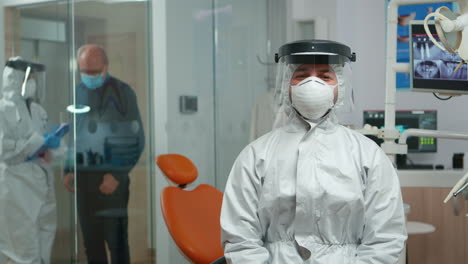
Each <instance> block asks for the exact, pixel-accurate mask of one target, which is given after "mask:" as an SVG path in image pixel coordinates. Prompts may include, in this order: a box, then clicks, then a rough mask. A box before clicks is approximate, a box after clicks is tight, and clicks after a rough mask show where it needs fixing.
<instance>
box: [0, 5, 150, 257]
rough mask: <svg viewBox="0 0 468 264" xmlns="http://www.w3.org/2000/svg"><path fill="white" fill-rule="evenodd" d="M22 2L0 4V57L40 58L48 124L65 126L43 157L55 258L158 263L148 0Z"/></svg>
mask: <svg viewBox="0 0 468 264" xmlns="http://www.w3.org/2000/svg"><path fill="white" fill-rule="evenodd" d="M10 2H11V3H13V1H10ZM18 3H19V4H18V5H14V3H13V4H11V5H9V6H7V7H5V8H4V19H5V51H4V52H5V58H7V59H8V58H10V57H15V56H21V57H22V58H23V59H24V60H28V61H32V62H37V63H41V64H44V65H45V67H46V75H47V78H46V88H45V90H44V92H45V93H43V94H45V96H43V98H37V99H38V100H37V103H39V104H40V105H41V106H42V108H43V109H44V110H45V112H46V113H47V116H48V122H47V126H46V127H47V129H48V130H49V132H53V131H54V129H55V126H56V125H59V124H64V123H67V124H68V125H69V128H70V130H69V133H68V134H67V135H66V136H64V137H63V139H62V141H61V147H60V148H59V149H61V152H60V153H56V155H53V159H52V160H51V161H50V164H48V165H47V166H48V167H50V169H51V170H50V173H49V175H52V174H53V177H52V178H51V179H53V181H51V182H48V184H49V186H48V187H47V191H48V192H53V193H55V199H51V200H49V202H50V204H54V202H55V205H56V210H55V212H56V216H50V218H48V219H40V221H43V222H44V221H45V223H44V224H45V225H46V226H48V227H49V228H50V230H49V231H50V232H49V237H48V238H42V237H41V238H40V239H45V240H41V241H43V242H45V243H49V242H50V243H53V244H52V245H53V246H52V249H51V262H52V263H86V262H87V261H89V262H91V261H103V259H105V258H107V259H108V260H110V259H112V263H116V262H115V261H116V260H117V259H118V260H119V261H123V263H152V262H154V261H153V258H154V250H153V248H154V246H153V245H152V244H153V243H152V241H151V234H152V228H153V227H152V222H153V221H152V215H153V214H152V211H151V208H152V201H153V200H154V197H153V193H152V190H151V188H150V186H152V184H151V182H152V180H153V179H152V177H151V171H152V168H153V162H152V160H153V158H152V157H151V156H150V155H151V147H150V146H151V140H150V138H149V135H151V132H152V125H151V121H150V120H151V104H150V102H149V98H150V93H151V91H150V83H149V80H150V67H149V58H150V55H149V54H150V43H149V41H150V37H149V22H150V18H149V11H148V10H149V2H148V1H72V0H69V1H18ZM28 3H30V4H28ZM123 18H125V19H123ZM83 45H88V46H86V47H85V48H84V49H82V50H81V58H80V57H78V49H79V48H80V47H82V46H83ZM103 52H105V55H104V53H103ZM99 79H101V80H100V81H99ZM96 80H97V81H96ZM39 99H41V100H39ZM84 106H87V107H89V108H88V112H86V111H84V112H83V111H80V110H83V107H84ZM41 162H42V161H41ZM67 183H68V185H67ZM67 187H68V189H69V190H67ZM44 188H46V187H44ZM26 189H27V188H26V187H25V189H24V190H25V191H26ZM51 206H53V205H51ZM18 220H19V219H18ZM38 221H39V220H38ZM54 225H55V226H56V227H54ZM46 250H47V249H46ZM126 260H127V261H126ZM46 263H47V261H46Z"/></svg>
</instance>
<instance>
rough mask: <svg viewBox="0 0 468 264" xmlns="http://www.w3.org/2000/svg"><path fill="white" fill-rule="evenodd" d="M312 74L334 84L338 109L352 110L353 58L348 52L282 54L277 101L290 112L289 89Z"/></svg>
mask: <svg viewBox="0 0 468 264" xmlns="http://www.w3.org/2000/svg"><path fill="white" fill-rule="evenodd" d="M309 77H317V78H320V79H322V80H323V81H324V82H326V83H327V84H329V85H330V86H334V87H335V88H334V89H335V90H334V94H335V106H334V108H335V109H340V111H351V110H352V108H353V96H352V86H351V67H350V61H349V59H348V58H346V57H345V56H341V55H337V54H323V53H307V54H305V53H301V54H292V55H289V56H284V57H281V58H280V60H279V62H278V69H277V77H276V89H275V101H276V103H277V104H279V105H280V107H281V108H283V109H284V110H285V111H286V112H287V113H286V114H288V113H289V112H290V109H288V108H291V99H290V98H291V97H290V91H291V89H292V87H293V86H294V85H297V84H298V83H299V82H301V81H302V80H304V79H306V78H309Z"/></svg>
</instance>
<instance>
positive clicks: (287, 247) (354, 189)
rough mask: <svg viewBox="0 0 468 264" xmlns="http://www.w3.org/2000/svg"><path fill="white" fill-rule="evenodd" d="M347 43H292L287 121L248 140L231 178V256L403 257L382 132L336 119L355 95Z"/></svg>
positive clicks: (401, 220) (285, 76)
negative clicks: (366, 132)
mask: <svg viewBox="0 0 468 264" xmlns="http://www.w3.org/2000/svg"><path fill="white" fill-rule="evenodd" d="M355 58H356V57H355V54H354V53H351V50H350V48H349V47H348V46H346V45H343V44H341V43H338V42H333V41H324V40H309V41H297V42H292V43H288V44H286V45H283V46H282V47H281V48H280V50H279V53H278V54H277V55H276V61H277V62H278V61H279V62H280V69H279V71H278V74H280V76H279V78H278V81H279V83H278V88H279V89H281V93H280V94H282V100H281V101H282V106H281V109H283V111H284V113H278V115H280V116H283V115H285V113H286V114H288V115H287V116H288V118H287V120H286V121H285V123H284V125H283V126H281V127H279V128H277V129H274V130H273V131H271V132H269V133H267V134H266V135H264V136H262V137H260V138H259V139H257V140H256V141H254V142H252V143H251V144H249V145H248V146H247V147H246V148H244V150H242V152H241V153H240V154H239V156H238V158H237V159H236V161H235V163H234V165H233V167H232V170H231V173H230V175H229V179H228V182H227V185H226V188H225V193H224V198H223V204H222V211H221V220H220V221H221V229H222V232H221V239H222V245H223V247H224V251H225V257H226V260H227V262H228V263H242V264H246V263H278V264H283V263H314V264H342V263H353V264H357V263H368V264H379V263H381V264H384V263H385V264H394V263H396V262H397V261H398V257H399V255H400V253H401V252H402V250H403V248H404V244H405V241H406V238H407V233H406V228H405V217H404V211H403V203H402V198H401V192H400V186H399V182H398V177H397V174H396V172H395V169H394V167H393V166H392V163H391V161H390V160H389V159H388V157H387V156H386V155H385V153H384V152H383V151H382V150H381V149H380V148H379V146H378V145H376V144H375V143H374V142H373V141H371V140H370V139H368V138H366V137H365V136H363V135H361V134H359V133H357V132H354V131H352V130H350V129H348V128H345V127H343V126H341V125H339V124H338V123H337V119H336V116H335V111H336V108H338V107H344V106H345V105H346V102H347V100H349V98H346V97H347V96H346V95H347V94H350V93H346V89H347V88H349V84H350V80H349V74H350V72H351V71H350V67H349V63H350V61H355Z"/></svg>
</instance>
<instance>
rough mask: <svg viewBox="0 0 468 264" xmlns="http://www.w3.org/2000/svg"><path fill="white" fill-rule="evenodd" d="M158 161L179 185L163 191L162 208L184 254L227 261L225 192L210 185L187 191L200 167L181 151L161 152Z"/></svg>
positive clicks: (199, 263)
mask: <svg viewBox="0 0 468 264" xmlns="http://www.w3.org/2000/svg"><path fill="white" fill-rule="evenodd" d="M156 164H157V165H158V167H159V168H160V169H161V171H162V172H163V173H164V174H165V175H166V177H167V178H168V179H169V180H170V181H171V182H173V183H176V184H177V185H178V187H175V186H169V187H166V188H164V189H163V191H162V193H161V210H162V213H163V218H164V221H165V222H166V226H167V229H168V230H169V233H170V234H171V236H172V239H174V242H175V243H176V245H177V246H178V247H179V249H180V250H181V251H182V253H183V254H184V255H185V256H186V257H187V258H188V259H189V260H190V261H191V262H193V263H197V264H205V263H206V264H208V263H211V264H222V263H226V260H225V258H224V252H223V249H222V247H221V225H220V221H219V219H220V215H221V204H222V200H223V193H222V192H220V191H219V190H217V189H216V188H214V187H213V186H211V185H208V184H200V185H198V186H197V187H196V188H195V189H193V190H184V188H185V187H186V186H187V184H190V183H192V182H193V181H195V180H196V179H197V177H198V170H197V167H196V166H195V165H194V164H193V163H192V162H191V161H190V160H189V159H188V158H186V157H185V156H182V155H179V154H165V155H159V156H158V157H157V158H156Z"/></svg>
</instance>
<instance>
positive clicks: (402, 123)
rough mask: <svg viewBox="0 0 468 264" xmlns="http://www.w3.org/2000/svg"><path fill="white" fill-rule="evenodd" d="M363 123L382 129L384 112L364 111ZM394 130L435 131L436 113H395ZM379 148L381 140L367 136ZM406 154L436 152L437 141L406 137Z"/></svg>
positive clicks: (432, 111) (418, 111) (426, 111)
mask: <svg viewBox="0 0 468 264" xmlns="http://www.w3.org/2000/svg"><path fill="white" fill-rule="evenodd" d="M363 117H364V118H363V123H364V125H365V124H369V125H371V126H375V127H377V128H379V129H380V128H384V124H385V111H383V110H367V111H364V116H363ZM395 128H396V129H399V130H400V133H403V132H404V131H405V130H406V129H408V128H419V129H429V130H437V111H436V110H405V111H396V112H395ZM367 137H369V138H370V139H372V140H373V141H375V143H377V144H378V145H379V146H380V144H382V142H383V139H381V138H378V137H376V136H371V135H369V136H367ZM406 143H407V145H408V152H410V153H415V152H416V153H418V152H437V139H436V138H429V137H408V139H407V141H406Z"/></svg>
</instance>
